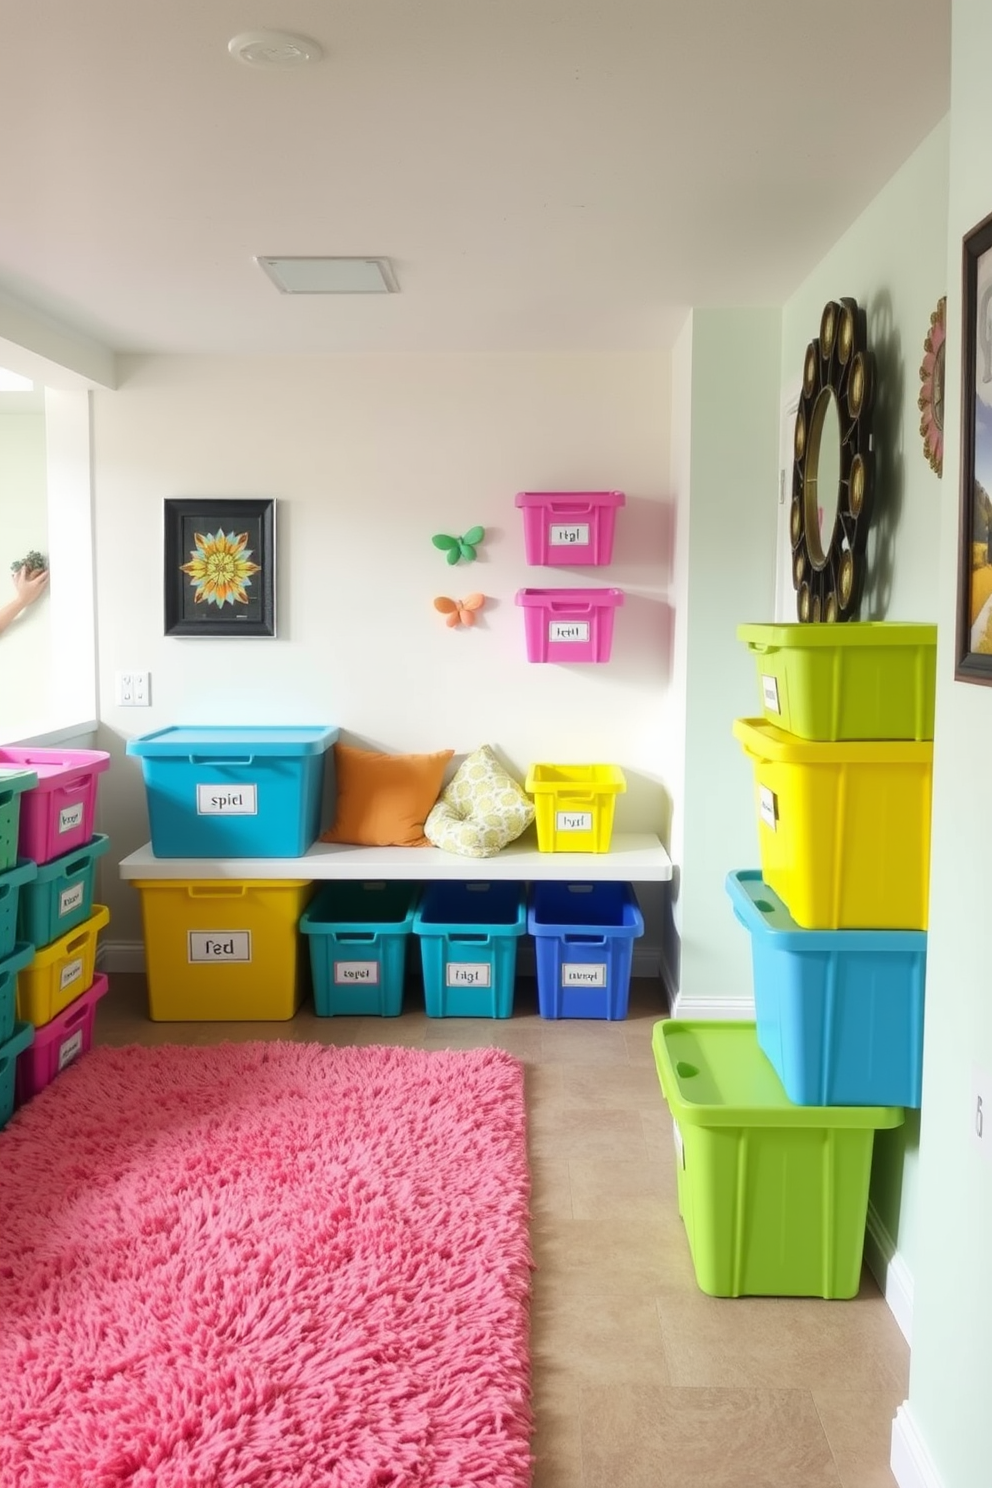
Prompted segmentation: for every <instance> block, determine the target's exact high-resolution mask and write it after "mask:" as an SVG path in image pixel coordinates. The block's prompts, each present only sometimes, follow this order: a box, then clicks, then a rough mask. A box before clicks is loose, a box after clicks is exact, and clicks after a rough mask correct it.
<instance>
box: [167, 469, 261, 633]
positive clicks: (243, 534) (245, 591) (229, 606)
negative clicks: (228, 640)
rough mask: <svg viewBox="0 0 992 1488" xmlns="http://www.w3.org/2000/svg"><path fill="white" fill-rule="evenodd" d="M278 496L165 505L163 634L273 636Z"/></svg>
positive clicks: (184, 500)
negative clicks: (276, 506)
mask: <svg viewBox="0 0 992 1488" xmlns="http://www.w3.org/2000/svg"><path fill="white" fill-rule="evenodd" d="M275 536H276V534H275V501H274V500H262V501H242V500H239V499H238V498H236V497H221V498H219V499H218V498H212V497H203V498H196V497H183V498H179V499H171V498H170V499H167V500H166V502H165V634H166V635H167V636H195V637H198V638H200V639H208V638H209V639H213V638H215V637H227V636H241V637H245V636H261V637H271V636H274V635H275V633H276V541H275Z"/></svg>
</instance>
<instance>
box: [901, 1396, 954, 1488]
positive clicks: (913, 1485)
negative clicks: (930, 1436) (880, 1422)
mask: <svg viewBox="0 0 992 1488" xmlns="http://www.w3.org/2000/svg"><path fill="white" fill-rule="evenodd" d="M889 1466H890V1467H891V1469H892V1476H893V1477H894V1478H895V1480H896V1482H897V1483H898V1484H899V1488H944V1485H943V1483H942V1481H941V1479H940V1476H939V1475H938V1473H937V1469H936V1468H935V1467H934V1465H933V1461H932V1460H931V1457H930V1453H929V1452H928V1451H927V1449H926V1446H925V1444H924V1442H923V1438H922V1437H921V1436H920V1433H919V1432H918V1431H917V1429H916V1422H915V1421H914V1420H913V1416H912V1413H911V1411H910V1408H909V1401H908V1400H907V1401H905V1402H904V1403H903V1404H902V1405H901V1406H900V1407H899V1409H898V1410H897V1411H896V1418H895V1420H894V1421H893V1422H892V1452H891V1455H890V1457H889Z"/></svg>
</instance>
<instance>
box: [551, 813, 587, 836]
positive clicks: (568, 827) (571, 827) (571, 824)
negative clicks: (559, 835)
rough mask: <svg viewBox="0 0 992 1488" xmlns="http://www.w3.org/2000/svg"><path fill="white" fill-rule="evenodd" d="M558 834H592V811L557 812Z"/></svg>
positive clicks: (556, 828)
mask: <svg viewBox="0 0 992 1488" xmlns="http://www.w3.org/2000/svg"><path fill="white" fill-rule="evenodd" d="M555 831H556V832H591V831H592V812H591V811H556V812H555Z"/></svg>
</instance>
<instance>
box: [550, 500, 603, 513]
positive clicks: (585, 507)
mask: <svg viewBox="0 0 992 1488" xmlns="http://www.w3.org/2000/svg"><path fill="white" fill-rule="evenodd" d="M546 510H547V511H552V512H577V513H580V514H581V515H583V516H584V515H585V513H586V512H591V511H592V502H591V501H549V502H548V503H547V505H546Z"/></svg>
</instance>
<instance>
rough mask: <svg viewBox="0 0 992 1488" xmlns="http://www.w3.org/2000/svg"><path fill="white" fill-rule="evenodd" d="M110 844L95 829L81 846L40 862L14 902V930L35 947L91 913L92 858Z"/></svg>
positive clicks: (93, 862)
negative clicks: (15, 918)
mask: <svg viewBox="0 0 992 1488" xmlns="http://www.w3.org/2000/svg"><path fill="white" fill-rule="evenodd" d="M109 846H110V838H109V837H106V836H104V834H103V833H101V832H97V833H96V834H95V835H94V836H93V837H91V838H90V840H89V842H88V843H87V844H86V846H85V847H77V848H76V849H75V850H74V851H73V852H69V853H63V855H62V856H61V857H60V858H53V859H52V860H51V862H50V863H41V864H40V865H39V866H38V868H37V871H36V873H35V874H33V875H32V877H31V881H30V882H28V883H26V884H25V885H24V887H23V888H22V889H21V894H20V899H19V902H18V906H17V934H18V938H19V939H20V940H29V941H31V943H32V944H33V945H34V946H36V947H37V948H38V949H39V950H40V949H41V947H42V946H47V945H51V943H52V941H53V940H58V938H59V936H60V935H65V933H66V931H67V930H74V929H75V927H76V926H77V925H81V924H82V923H83V921H84V920H88V919H89V917H90V915H91V914H92V913H93V895H94V886H95V882H96V861H97V858H101V857H102V856H103V854H104V853H105V852H106V851H107V849H108V848H109Z"/></svg>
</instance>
